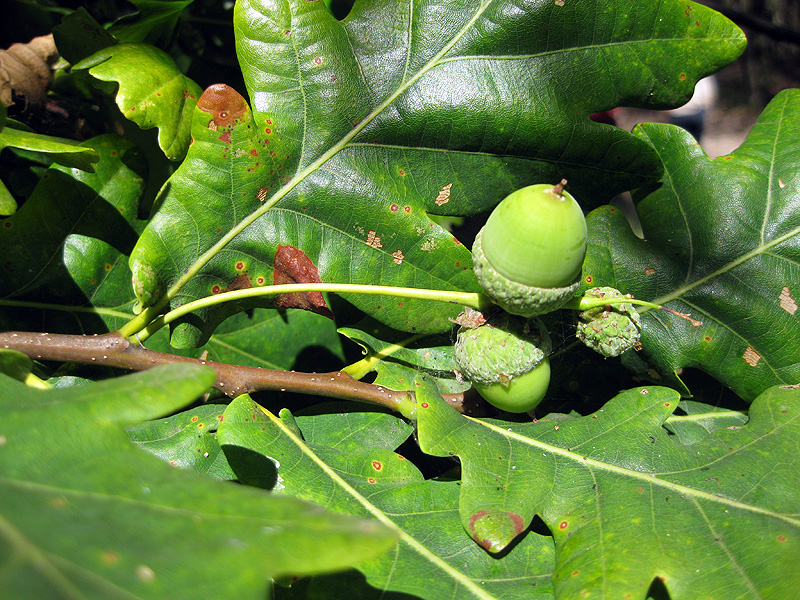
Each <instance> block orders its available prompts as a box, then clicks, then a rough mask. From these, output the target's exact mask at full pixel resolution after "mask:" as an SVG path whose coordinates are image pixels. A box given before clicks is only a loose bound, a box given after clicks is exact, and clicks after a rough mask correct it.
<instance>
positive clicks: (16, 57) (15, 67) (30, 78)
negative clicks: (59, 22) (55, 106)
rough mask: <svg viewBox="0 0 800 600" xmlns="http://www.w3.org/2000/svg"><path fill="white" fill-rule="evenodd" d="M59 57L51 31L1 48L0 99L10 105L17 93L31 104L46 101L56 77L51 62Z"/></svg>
mask: <svg viewBox="0 0 800 600" xmlns="http://www.w3.org/2000/svg"><path fill="white" fill-rule="evenodd" d="M57 59H58V51H57V50H56V45H55V42H54V41H53V36H52V35H45V36H41V37H37V38H33V39H32V40H31V41H30V42H28V43H27V44H14V45H12V46H11V47H10V48H8V49H7V50H0V102H2V103H3V104H5V105H6V106H10V105H11V104H12V102H13V94H14V93H15V94H16V95H18V96H24V97H25V101H26V102H27V103H28V104H41V103H42V102H44V99H45V95H46V94H47V88H48V87H49V85H50V82H51V81H52V79H53V72H52V71H51V69H50V65H52V64H53V63H54V62H55V61H56V60H57Z"/></svg>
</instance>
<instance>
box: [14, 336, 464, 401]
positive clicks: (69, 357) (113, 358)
mask: <svg viewBox="0 0 800 600" xmlns="http://www.w3.org/2000/svg"><path fill="white" fill-rule="evenodd" d="M0 348H6V349H10V350H16V351H18V352H22V353H23V354H26V355H28V356H30V357H31V358H34V359H40V360H56V361H72V362H79V363H84V364H100V365H107V366H110V367H120V368H123V369H131V370H133V371H144V370H147V369H151V368H153V367H156V366H158V365H164V364H171V363H186V364H197V365H205V366H208V367H211V368H212V369H214V370H215V371H216V373H217V380H216V382H215V383H214V387H215V388H216V389H218V390H220V391H221V392H223V393H224V394H226V395H228V396H230V397H232V398H233V397H236V396H239V395H240V394H245V393H251V392H256V391H281V392H297V393H301V394H311V395H316V396H326V397H328V398H339V399H342V400H355V401H359V402H369V403H371V404H378V405H381V406H386V407H388V408H391V409H392V410H395V411H397V412H399V413H400V414H402V415H404V416H406V417H409V416H411V413H412V412H413V411H412V410H411V408H410V407H412V406H413V403H414V401H415V400H414V393H413V392H410V391H396V390H390V389H388V388H385V387H383V386H380V385H375V384H372V383H365V382H362V381H358V380H356V379H353V378H352V377H350V375H348V374H347V373H343V372H341V371H334V372H330V373H297V372H295V371H280V370H274V369H262V368H261V367H247V366H241V365H229V364H227V363H220V362H215V361H212V360H202V359H198V358H190V357H186V356H178V355H175V354H168V353H165V352H158V351H156V350H150V349H148V348H145V347H143V346H140V345H138V344H134V343H132V342H130V341H129V340H128V339H126V338H125V337H123V336H121V335H119V334H118V333H107V334H103V335H92V336H85V335H64V334H50V333H31V332H24V331H8V332H3V333H0ZM444 398H445V400H446V401H447V402H448V404H450V405H451V406H453V407H455V408H456V410H459V411H460V412H463V411H464V394H447V395H445V396H444Z"/></svg>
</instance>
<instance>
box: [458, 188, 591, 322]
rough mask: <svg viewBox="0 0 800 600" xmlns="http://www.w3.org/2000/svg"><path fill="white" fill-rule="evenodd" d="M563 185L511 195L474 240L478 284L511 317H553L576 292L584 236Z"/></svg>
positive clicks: (581, 219)
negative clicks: (549, 315)
mask: <svg viewBox="0 0 800 600" xmlns="http://www.w3.org/2000/svg"><path fill="white" fill-rule="evenodd" d="M566 183H567V182H566V180H562V181H561V183H559V184H557V185H546V184H541V185H531V186H528V187H525V188H522V189H519V190H517V191H515V192H512V193H511V194H509V195H508V196H507V197H506V198H505V199H504V200H503V201H502V202H500V204H498V205H497V207H495V209H494V211H492V214H491V215H490V216H489V219H488V220H487V221H486V225H484V227H483V228H482V229H481V231H480V232H478V235H477V236H476V238H475V243H474V245H473V247H472V262H473V265H474V271H475V276H476V277H477V279H478V283H479V284H480V285H481V287H482V288H483V290H484V292H485V293H486V295H487V296H489V297H490V298H491V299H492V301H493V302H494V303H495V304H497V305H499V306H501V307H502V308H503V309H505V310H506V311H508V312H510V313H512V314H515V315H521V316H524V317H531V316H534V315H540V314H544V313H548V312H551V311H554V310H556V309H557V308H560V307H561V306H563V305H564V304H566V303H567V302H568V301H569V300H570V299H571V298H572V297H573V296H574V294H575V291H576V290H577V289H578V285H579V281H578V280H579V279H580V274H581V267H582V265H583V259H584V257H585V255H586V244H587V239H588V232H587V228H586V219H585V217H584V216H583V211H582V210H581V207H580V206H579V205H578V203H577V202H576V201H575V199H574V198H573V197H572V196H571V195H570V194H569V193H568V192H565V191H564V185H566Z"/></svg>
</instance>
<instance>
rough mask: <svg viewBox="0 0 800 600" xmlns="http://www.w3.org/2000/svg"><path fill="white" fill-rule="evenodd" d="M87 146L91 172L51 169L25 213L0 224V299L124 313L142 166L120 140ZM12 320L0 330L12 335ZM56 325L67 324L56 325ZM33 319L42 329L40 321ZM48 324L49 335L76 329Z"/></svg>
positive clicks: (129, 146) (103, 140)
mask: <svg viewBox="0 0 800 600" xmlns="http://www.w3.org/2000/svg"><path fill="white" fill-rule="evenodd" d="M4 133H5V130H4V132H3V134H4ZM0 135H2V134H0ZM86 144H87V145H91V146H93V147H94V148H95V149H96V155H98V156H99V157H101V160H100V162H98V163H97V165H96V171H95V172H93V173H86V172H84V171H82V170H79V169H67V168H64V167H60V166H53V167H51V168H50V169H48V170H47V172H46V174H45V176H44V177H43V178H42V180H41V181H40V183H39V185H37V187H36V189H35V190H34V193H33V194H32V195H31V197H30V198H29V199H28V201H27V202H26V203H25V205H24V206H23V207H22V208H21V209H20V210H19V211H18V212H17V213H16V214H14V215H13V216H11V217H9V218H8V219H6V220H5V221H4V223H3V225H4V227H3V228H2V229H0V248H2V250H3V257H4V265H3V266H4V269H3V278H2V280H1V281H0V293H2V295H3V296H5V297H9V296H10V297H13V298H19V299H26V300H30V301H36V300H46V301H56V302H61V303H63V304H66V305H72V306H83V307H86V308H91V307H92V306H93V305H97V306H98V308H99V307H103V308H108V307H111V308H117V307H119V306H124V305H129V303H130V299H131V290H130V272H129V271H128V268H127V265H126V264H125V255H126V254H127V253H128V252H130V249H131V247H132V246H133V244H134V243H135V241H136V238H137V233H136V231H135V228H134V225H135V221H136V212H137V207H138V202H139V198H140V196H141V194H142V192H143V191H144V187H145V179H146V175H145V174H146V164H145V162H144V157H143V156H142V155H141V153H140V151H139V150H138V149H137V148H136V147H135V146H134V145H133V144H131V142H128V141H126V140H124V139H123V138H121V137H119V136H116V135H105V136H100V137H97V138H93V139H92V140H89V141H88V142H86ZM92 153H95V150H92ZM53 288H55V289H56V290H57V294H56V295H55V297H53V295H52V294H51V293H50V290H52V289H53ZM39 308H42V307H39ZM17 316H18V315H11V314H7V315H4V319H3V320H4V321H5V320H6V319H9V321H8V322H6V324H4V325H3V326H4V327H5V328H11V319H13V320H14V321H16V327H14V328H16V329H19V328H20V327H21V323H20V322H19V321H17V320H16V318H17ZM86 316H87V317H89V316H90V315H89V314H87V315H86ZM62 317H66V319H67V321H68V322H69V323H68V324H67V323H62V324H61V325H58V319H60V318H62ZM32 318H33V319H34V320H37V321H38V323H37V327H41V326H42V320H41V318H40V317H36V316H34V317H32ZM54 319H55V322H49V324H50V325H51V326H52V327H53V328H52V329H50V330H51V331H58V330H59V329H61V330H63V328H69V327H74V326H75V322H74V320H73V319H74V317H69V316H67V315H65V314H61V315H60V316H54ZM95 319H96V317H95ZM92 332H93V333H96V332H97V330H96V329H95V330H94V331H92Z"/></svg>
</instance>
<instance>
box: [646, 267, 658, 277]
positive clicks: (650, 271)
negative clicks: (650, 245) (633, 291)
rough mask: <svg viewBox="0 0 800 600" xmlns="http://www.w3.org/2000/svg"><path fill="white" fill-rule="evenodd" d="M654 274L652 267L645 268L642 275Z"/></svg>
mask: <svg viewBox="0 0 800 600" xmlns="http://www.w3.org/2000/svg"><path fill="white" fill-rule="evenodd" d="M655 272H656V270H655V269H654V268H653V267H647V268H646V269H645V270H644V274H645V275H652V274H653V273H655Z"/></svg>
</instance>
